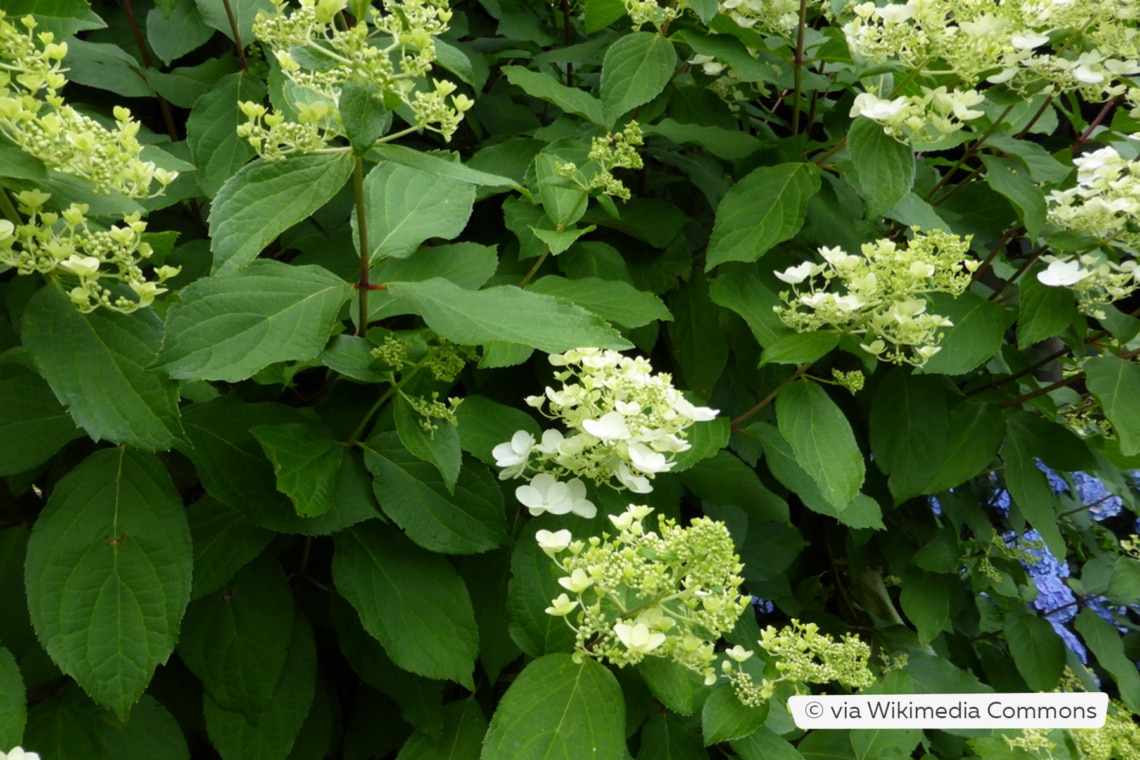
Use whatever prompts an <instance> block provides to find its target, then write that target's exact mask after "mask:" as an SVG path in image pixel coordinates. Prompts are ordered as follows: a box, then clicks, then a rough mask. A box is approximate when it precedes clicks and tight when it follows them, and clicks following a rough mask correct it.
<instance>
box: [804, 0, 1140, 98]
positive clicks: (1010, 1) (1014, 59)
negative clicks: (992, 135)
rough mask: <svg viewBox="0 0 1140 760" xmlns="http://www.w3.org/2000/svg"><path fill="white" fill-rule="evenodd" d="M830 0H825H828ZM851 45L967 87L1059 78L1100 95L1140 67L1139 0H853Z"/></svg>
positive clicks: (1069, 87)
mask: <svg viewBox="0 0 1140 760" xmlns="http://www.w3.org/2000/svg"><path fill="white" fill-rule="evenodd" d="M825 1H826V0H825ZM848 7H849V8H850V17H849V18H848V20H847V22H846V23H845V24H844V25H843V32H844V34H845V35H846V37H847V43H848V46H849V47H850V48H851V50H852V52H853V53H855V54H856V55H859V56H861V57H863V58H865V59H866V60H868V61H869V62H871V63H875V64H881V63H886V62H888V61H898V62H900V63H901V64H902V65H903V66H905V67H906V68H908V69H912V70H915V71H918V72H921V73H923V74H929V75H931V76H934V77H944V78H946V79H950V80H953V82H954V83H955V84H956V85H957V86H959V87H961V88H964V89H974V88H976V87H978V86H979V85H980V84H982V83H984V82H988V83H990V84H1005V85H1007V86H1009V87H1012V88H1014V89H1016V90H1019V91H1021V92H1030V91H1033V90H1036V89H1040V88H1041V87H1042V86H1043V85H1052V86H1053V87H1054V88H1056V89H1057V90H1059V91H1066V92H1071V91H1077V92H1079V93H1080V95H1081V96H1082V97H1083V98H1085V99H1087V100H1091V101H1103V100H1107V99H1109V98H1111V97H1114V96H1116V95H1120V94H1121V93H1123V92H1124V91H1125V89H1126V87H1127V85H1126V83H1125V81H1126V77H1128V76H1131V75H1133V74H1136V73H1138V72H1140V63H1138V62H1137V59H1138V54H1140V44H1138V43H1140V33H1138V31H1137V27H1136V19H1137V18H1140V3H1137V2H1136V1H1135V0H1081V1H1080V2H1074V1H1073V0H1007V1H1006V2H1002V3H994V2H992V0H949V1H944V0H909V1H908V2H907V3H905V4H904V3H892V2H888V3H886V4H884V5H881V6H878V5H876V4H875V3H873V2H863V3H858V4H852V5H850V6H848Z"/></svg>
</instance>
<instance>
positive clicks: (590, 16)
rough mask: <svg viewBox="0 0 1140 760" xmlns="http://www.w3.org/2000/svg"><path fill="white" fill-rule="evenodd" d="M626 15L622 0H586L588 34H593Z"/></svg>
mask: <svg viewBox="0 0 1140 760" xmlns="http://www.w3.org/2000/svg"><path fill="white" fill-rule="evenodd" d="M624 15H625V5H624V4H623V3H622V2H621V0H586V34H593V33H594V32H597V31H599V30H601V29H605V28H606V27H607V26H609V25H610V24H612V23H613V22H615V21H617V20H618V19H619V18H621V17H622V16H624Z"/></svg>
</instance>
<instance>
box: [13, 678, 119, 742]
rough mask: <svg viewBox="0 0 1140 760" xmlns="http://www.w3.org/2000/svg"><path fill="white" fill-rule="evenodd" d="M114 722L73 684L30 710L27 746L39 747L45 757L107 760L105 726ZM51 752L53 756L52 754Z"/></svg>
mask: <svg viewBox="0 0 1140 760" xmlns="http://www.w3.org/2000/svg"><path fill="white" fill-rule="evenodd" d="M109 720H112V718H111V717H110V716H109V715H108V713H107V711H106V710H102V709H100V708H99V707H97V706H96V705H95V703H94V702H92V701H91V700H90V699H89V698H88V697H87V695H86V694H84V693H83V691H82V689H80V688H79V687H78V686H76V685H75V684H73V683H65V684H64V685H63V686H62V688H61V689H60V690H59V691H58V692H56V693H55V694H53V695H52V696H51V698H49V699H46V700H44V701H42V702H40V703H38V704H36V705H33V706H32V708H31V709H30V710H29V711H28V727H27V730H25V732H24V740H23V742H24V744H27V745H28V746H29V747H35V748H36V750H38V752H37V754H40V753H43V754H41V757H70V758H76V760H103V758H104V757H105V755H104V754H103V733H104V731H105V730H106V729H105V727H104V726H105V724H106V723H107V722H108V721H109ZM48 753H51V754H48Z"/></svg>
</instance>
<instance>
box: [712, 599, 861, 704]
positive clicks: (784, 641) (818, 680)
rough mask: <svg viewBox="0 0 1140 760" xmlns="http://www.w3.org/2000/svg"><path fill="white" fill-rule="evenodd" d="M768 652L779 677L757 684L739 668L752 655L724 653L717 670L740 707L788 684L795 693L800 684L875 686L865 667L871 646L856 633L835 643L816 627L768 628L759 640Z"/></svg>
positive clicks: (795, 624)
mask: <svg viewBox="0 0 1140 760" xmlns="http://www.w3.org/2000/svg"><path fill="white" fill-rule="evenodd" d="M757 644H759V645H760V648H761V649H763V650H764V651H765V652H767V653H768V657H769V658H770V659H771V660H772V662H773V663H774V665H775V668H776V671H777V673H778V674H779V675H777V676H776V677H774V678H762V679H761V680H760V682H759V683H757V682H756V680H755V679H754V677H753V676H752V674H751V673H749V672H747V671H745V670H744V669H743V668H742V667H741V664H742V663H744V662H745V661H746V660H748V658H749V657H751V656H752V654H753V653H752V652H749V651H748V650H745V649H743V648H742V647H735V648H734V649H732V650H729V651H728V652H727V654H728V659H726V660H725V661H724V662H723V663H722V664H721V670H722V671H723V673H724V675H725V676H726V677H727V678H728V680H729V682H730V683H731V684H732V688H733V691H735V692H736V696H737V698H738V699H739V700H740V701H741V703H742V704H745V705H749V706H758V705H760V704H763V703H764V702H766V701H767V700H769V699H771V698H772V695H773V693H774V692H775V690H776V687H777V686H778V685H780V684H790V685H791V686H793V687H795V688H796V689H797V690H799V686H800V685H804V684H825V683H833V682H834V683H838V684H840V685H842V686H844V687H846V688H848V689H861V688H863V687H865V686H870V685H871V684H872V683H874V682H875V675H874V674H873V673H872V672H871V669H870V667H869V666H868V664H867V663H868V661H869V660H870V658H871V648H870V647H869V646H867V644H866V643H864V642H863V641H861V640H860V639H859V638H858V637H857V636H855V635H854V634H846V635H844V636H843V638H841V639H838V640H836V639H833V638H831V637H830V636H828V635H826V634H823V633H820V632H819V626H817V625H816V624H815V623H800V621H799V620H796V619H793V620H792V622H791V625H787V626H784V627H783V628H780V629H778V630H777V629H776V628H775V627H774V626H768V627H767V628H765V629H764V630H763V631H761V632H760V640H759V641H758V642H757Z"/></svg>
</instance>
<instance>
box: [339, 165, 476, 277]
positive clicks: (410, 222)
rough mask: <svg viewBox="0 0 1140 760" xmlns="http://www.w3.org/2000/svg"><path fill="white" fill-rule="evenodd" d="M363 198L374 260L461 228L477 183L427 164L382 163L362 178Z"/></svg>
mask: <svg viewBox="0 0 1140 760" xmlns="http://www.w3.org/2000/svg"><path fill="white" fill-rule="evenodd" d="M364 197H365V202H366V206H367V208H368V245H369V247H370V248H371V251H370V252H369V255H370V256H371V257H372V259H373V260H376V259H380V258H386V257H391V258H396V259H404V258H407V257H409V256H411V255H412V254H413V253H415V252H416V249H417V248H419V247H420V244H421V243H423V242H424V241H425V240H427V239H428V238H443V239H445V240H446V239H451V238H453V237H455V236H456V235H458V234H459V233H461V232H463V228H464V227H466V226H467V220H468V218H470V216H471V209H472V205H473V204H474V203H475V186H474V185H472V184H469V183H467V182H463V181H461V180H458V179H454V178H451V177H446V176H443V175H440V174H435V173H433V172H430V171H427V170H426V169H415V168H412V167H410V166H403V165H401V164H394V163H391V162H384V163H381V164H379V165H377V166H376V168H375V169H373V170H372V171H370V172H369V173H368V176H367V177H365V178H364ZM353 223H354V224H355V217H353ZM356 234H357V235H359V230H356Z"/></svg>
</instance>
